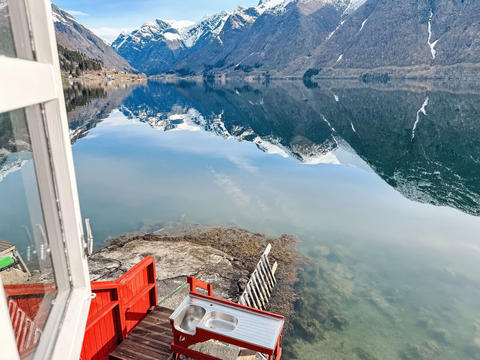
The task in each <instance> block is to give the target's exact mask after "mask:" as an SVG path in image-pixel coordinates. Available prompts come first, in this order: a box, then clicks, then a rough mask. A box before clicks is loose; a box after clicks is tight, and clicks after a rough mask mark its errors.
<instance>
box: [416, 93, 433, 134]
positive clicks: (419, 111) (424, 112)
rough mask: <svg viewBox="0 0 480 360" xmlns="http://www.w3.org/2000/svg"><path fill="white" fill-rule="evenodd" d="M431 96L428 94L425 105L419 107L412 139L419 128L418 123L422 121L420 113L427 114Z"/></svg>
mask: <svg viewBox="0 0 480 360" xmlns="http://www.w3.org/2000/svg"><path fill="white" fill-rule="evenodd" d="M429 100H430V99H429V97H428V96H427V98H426V99H425V101H424V102H423V105H422V107H421V108H420V109H418V111H417V118H416V119H415V123H414V124H413V128H412V140H413V139H414V138H415V130H416V129H417V125H418V123H419V121H420V114H423V115H425V116H426V115H427V111H426V108H427V106H428V101H429Z"/></svg>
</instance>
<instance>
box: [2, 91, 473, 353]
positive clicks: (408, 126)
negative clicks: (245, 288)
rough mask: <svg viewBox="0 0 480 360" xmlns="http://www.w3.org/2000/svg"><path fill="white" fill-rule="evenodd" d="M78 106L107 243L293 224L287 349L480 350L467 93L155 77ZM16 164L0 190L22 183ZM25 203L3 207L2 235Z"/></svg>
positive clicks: (8, 191)
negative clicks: (210, 227)
mask: <svg viewBox="0 0 480 360" xmlns="http://www.w3.org/2000/svg"><path fill="white" fill-rule="evenodd" d="M70 118H71V129H72V130H71V135H72V140H73V141H74V145H73V152H74V158H75V165H76V171H77V177H78V184H79V192H80V200H81V206H82V212H83V216H84V217H88V218H90V219H91V221H92V225H93V230H94V236H95V239H96V241H97V246H103V245H104V244H105V243H104V240H105V239H108V238H111V237H115V236H118V235H120V234H122V233H125V232H130V231H134V230H137V229H139V228H142V227H145V226H149V225H153V224H156V223H159V222H167V221H185V222H199V223H207V224H212V223H213V224H235V225H238V226H241V227H244V228H247V229H249V230H253V231H261V232H266V233H270V234H274V235H275V234H281V233H290V234H295V235H297V236H298V237H299V238H300V240H301V245H300V246H301V251H302V253H304V254H305V255H307V256H309V257H310V258H311V259H312V260H311V262H310V263H309V264H308V265H305V266H304V267H303V271H301V272H300V281H299V284H298V291H299V294H300V295H301V297H302V299H301V300H300V301H299V302H298V304H297V313H298V316H297V319H295V321H294V329H293V331H292V332H291V334H290V335H289V336H287V338H286V339H285V342H286V345H287V346H286V348H287V352H286V356H285V358H287V359H295V358H298V359H360V360H368V359H407V360H408V359H480V261H479V260H480V236H479V234H480V219H479V217H478V216H479V215H480V205H479V200H480V96H479V95H477V94H475V93H474V92H471V93H470V92H462V93H454V92H446V91H440V90H439V91H429V90H424V89H423V88H422V87H415V88H402V87H400V86H399V87H388V88H387V87H380V86H378V87H371V88H367V87H365V86H363V85H361V84H359V83H353V84H343V83H337V84H329V85H325V86H318V87H313V88H307V87H305V86H304V85H303V84H302V83H301V82H300V83H297V82H271V83H269V84H260V83H250V84H247V83H240V84H238V83H227V84H224V85H218V84H217V85H214V84H207V83H203V84H202V83H187V82H182V83H178V84H164V83H161V82H149V83H148V85H146V86H139V87H136V88H127V89H121V90H114V91H110V92H108V93H107V94H103V95H102V97H100V98H97V99H93V100H91V101H89V102H88V101H87V104H86V105H85V106H82V107H77V108H75V109H74V110H73V111H72V112H71V113H70ZM15 161H16V159H14V158H12V156H10V158H7V160H4V163H3V165H1V166H3V168H4V169H6V168H7V166H10V167H9V168H8V169H10V170H9V172H8V175H5V176H4V178H3V181H1V182H0V199H14V198H15V196H16V192H18V193H20V192H21V191H22V189H23V188H22V185H21V183H20V173H21V171H24V170H20V171H16V172H15V171H12V170H11V168H12V166H13V165H15ZM0 164H1V162H0ZM12 164H13V165H12ZM22 164H23V163H22ZM25 166H28V163H27V165H23V169H25ZM4 172H5V173H6V171H4ZM0 178H1V177H0ZM13 203H14V201H13V200H12V201H10V202H4V204H13ZM25 211H26V210H25V206H24V205H22V204H19V203H16V204H15V206H12V205H2V206H1V208H0V217H1V218H2V219H9V220H8V221H9V225H8V226H6V224H3V225H0V238H6V239H8V238H10V237H12V236H15V234H16V232H18V233H20V231H21V228H20V227H21V219H24V218H25ZM17 225H18V226H17Z"/></svg>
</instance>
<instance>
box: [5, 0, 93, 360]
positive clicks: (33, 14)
mask: <svg viewBox="0 0 480 360" xmlns="http://www.w3.org/2000/svg"><path fill="white" fill-rule="evenodd" d="M9 5H11V7H9V10H10V15H11V16H10V21H11V23H12V31H13V34H14V39H15V48H16V51H17V55H18V56H19V57H23V58H27V59H29V60H34V61H27V60H21V59H14V58H7V57H0V79H1V82H0V112H5V111H11V110H14V109H19V108H26V114H27V121H28V122H29V130H30V132H31V133H32V134H31V136H32V149H33V153H34V159H35V165H36V166H35V168H36V173H37V182H38V186H39V193H40V199H41V204H42V209H43V211H44V217H45V219H44V220H45V227H46V232H47V234H48V240H49V246H50V249H51V256H52V262H53V265H54V270H55V279H56V283H57V294H56V298H55V304H54V306H53V308H52V309H51V311H50V314H49V317H48V320H47V323H46V325H45V328H44V329H43V334H44V335H43V336H41V337H40V342H39V345H38V348H37V351H36V352H35V355H34V359H47V358H48V359H53V360H57V359H58V360H60V359H61V360H69V359H72V360H78V358H79V356H80V350H81V346H82V343H83V335H84V331H85V325H86V321H87V316H88V310H89V304H90V299H91V297H90V294H91V291H90V279H89V275H88V267H87V260H86V255H85V251H84V250H85V249H84V241H83V226H82V217H81V214H80V206H79V200H78V192H77V184H76V179H75V172H74V167H73V156H72V151H71V145H70V138H69V132H68V121H67V114H66V109H65V101H64V98H63V90H62V80H61V75H60V67H59V60H58V53H57V45H56V39H55V29H54V24H53V20H52V15H51V3H50V0H22V1H20V0H9ZM26 19H28V29H27V28H26V24H27V21H26ZM35 104H40V105H41V107H40V106H31V105H35ZM32 129H33V131H32ZM0 298H1V299H0V302H1V301H3V300H4V294H1V295H0ZM7 315H8V313H7ZM9 345H10V346H12V345H13V346H15V342H13V343H12V342H11V341H10V343H9ZM12 348H13V347H12ZM3 355H4V354H3V353H2V356H3ZM10 358H11V359H16V358H18V353H17V354H16V357H14V356H12V357H9V359H10Z"/></svg>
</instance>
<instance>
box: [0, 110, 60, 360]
mask: <svg viewBox="0 0 480 360" xmlns="http://www.w3.org/2000/svg"><path fill="white" fill-rule="evenodd" d="M25 114H26V113H25V110H24V109H21V110H15V111H12V112H9V113H3V114H0V219H1V220H0V240H1V241H0V276H1V277H2V281H3V284H4V286H5V292H6V294H7V298H8V305H9V308H10V316H11V317H12V323H13V327H14V332H15V335H16V339H17V346H18V348H19V352H20V355H21V357H22V359H30V358H31V357H32V356H33V354H34V350H35V347H36V345H37V344H38V342H39V340H40V339H41V336H42V331H43V328H44V325H45V323H46V319H47V317H48V315H49V312H50V310H51V307H52V305H53V300H54V299H55V297H56V294H57V288H56V284H55V279H54V276H53V271H52V262H51V258H50V246H49V240H48V234H47V231H46V229H45V225H44V220H43V213H42V207H41V204H40V199H39V192H38V186H37V180H36V175H35V168H34V162H33V154H32V146H31V141H30V135H29V132H28V125H27V121H26V115H25ZM34 120H38V121H40V119H34ZM45 336H47V334H45ZM48 336H49V337H53V336H55V334H48Z"/></svg>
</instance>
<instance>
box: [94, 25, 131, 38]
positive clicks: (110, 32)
mask: <svg viewBox="0 0 480 360" xmlns="http://www.w3.org/2000/svg"><path fill="white" fill-rule="evenodd" d="M90 30H92V31H93V32H94V33H95V34H97V35H98V36H100V37H101V38H103V39H104V40H107V41H109V42H113V40H115V39H116V38H117V36H118V35H120V33H122V32H132V31H133V30H135V28H114V27H108V26H101V27H98V28H92V29H90Z"/></svg>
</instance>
